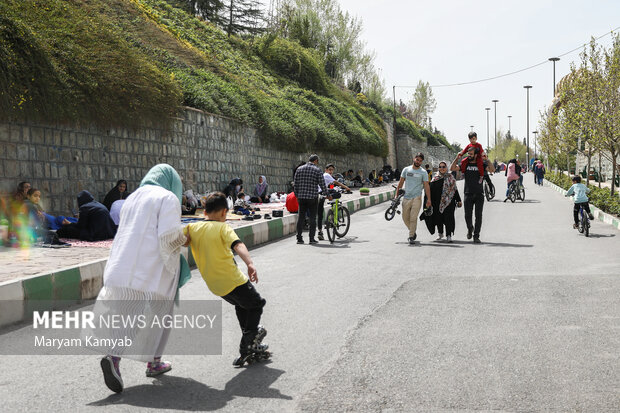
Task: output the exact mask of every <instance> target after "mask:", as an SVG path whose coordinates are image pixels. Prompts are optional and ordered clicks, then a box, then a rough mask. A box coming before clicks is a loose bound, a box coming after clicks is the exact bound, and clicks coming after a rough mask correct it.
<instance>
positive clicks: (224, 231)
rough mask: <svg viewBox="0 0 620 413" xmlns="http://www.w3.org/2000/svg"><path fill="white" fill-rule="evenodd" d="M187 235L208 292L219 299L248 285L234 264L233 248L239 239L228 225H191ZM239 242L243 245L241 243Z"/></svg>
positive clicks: (186, 231)
mask: <svg viewBox="0 0 620 413" xmlns="http://www.w3.org/2000/svg"><path fill="white" fill-rule="evenodd" d="M183 231H184V233H185V234H187V233H188V232H189V235H190V237H191V243H190V246H191V248H192V255H193V256H194V260H195V261H196V265H197V266H198V270H199V271H200V274H201V275H202V278H203V279H204V280H205V282H206V283H207V287H209V290H211V292H212V293H213V294H215V295H218V296H220V297H222V296H225V295H226V294H228V293H230V292H231V291H232V290H234V289H235V288H237V287H238V286H240V285H243V284H245V283H246V282H248V277H246V275H245V274H243V273H242V272H241V270H240V269H239V267H237V263H235V259H234V255H233V252H232V248H231V247H232V246H233V243H235V241H239V237H238V236H237V234H236V233H235V231H233V229H232V228H231V227H230V225H228V224H227V223H225V222H219V221H204V222H197V223H192V224H188V225H187V226H186V227H185V228H184V230H183ZM239 242H240V241H239Z"/></svg>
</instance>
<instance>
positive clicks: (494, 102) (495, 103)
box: [491, 99, 499, 148]
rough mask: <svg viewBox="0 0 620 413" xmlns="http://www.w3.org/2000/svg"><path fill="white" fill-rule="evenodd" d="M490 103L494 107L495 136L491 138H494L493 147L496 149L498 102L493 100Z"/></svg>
mask: <svg viewBox="0 0 620 413" xmlns="http://www.w3.org/2000/svg"><path fill="white" fill-rule="evenodd" d="M491 102H493V105H495V135H493V136H494V137H495V144H494V147H495V148H497V102H499V100H497V99H493V100H492V101H491Z"/></svg>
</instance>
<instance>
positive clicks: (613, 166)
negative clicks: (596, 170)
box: [610, 146, 617, 197]
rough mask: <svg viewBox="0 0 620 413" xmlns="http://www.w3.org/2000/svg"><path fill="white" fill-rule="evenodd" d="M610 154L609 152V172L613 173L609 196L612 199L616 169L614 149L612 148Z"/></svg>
mask: <svg viewBox="0 0 620 413" xmlns="http://www.w3.org/2000/svg"><path fill="white" fill-rule="evenodd" d="M610 152H611V170H612V171H613V173H612V177H611V196H612V197H613V196H614V191H615V189H616V168H617V162H616V149H615V148H614V147H613V146H612V147H611V151H610Z"/></svg>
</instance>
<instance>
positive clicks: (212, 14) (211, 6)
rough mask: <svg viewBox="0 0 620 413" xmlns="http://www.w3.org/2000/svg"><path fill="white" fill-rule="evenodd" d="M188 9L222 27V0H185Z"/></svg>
mask: <svg viewBox="0 0 620 413" xmlns="http://www.w3.org/2000/svg"><path fill="white" fill-rule="evenodd" d="M186 3H187V4H188V6H189V9H190V11H191V12H192V13H194V14H195V15H196V16H200V17H202V18H203V19H205V20H207V21H209V22H211V23H213V24H215V25H217V26H220V27H222V26H223V22H224V20H223V14H224V1H223V0H186Z"/></svg>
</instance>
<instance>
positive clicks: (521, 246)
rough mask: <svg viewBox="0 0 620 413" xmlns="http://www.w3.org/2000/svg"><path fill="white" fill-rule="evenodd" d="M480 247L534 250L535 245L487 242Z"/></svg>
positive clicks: (483, 242)
mask: <svg viewBox="0 0 620 413" xmlns="http://www.w3.org/2000/svg"><path fill="white" fill-rule="evenodd" d="M474 245H476V244H474ZM479 245H488V246H489V247H509V248H532V247H533V246H534V245H533V244H510V243H508V242H486V241H482V243H481V244H479Z"/></svg>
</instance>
